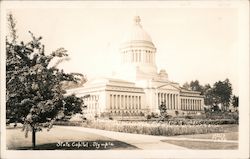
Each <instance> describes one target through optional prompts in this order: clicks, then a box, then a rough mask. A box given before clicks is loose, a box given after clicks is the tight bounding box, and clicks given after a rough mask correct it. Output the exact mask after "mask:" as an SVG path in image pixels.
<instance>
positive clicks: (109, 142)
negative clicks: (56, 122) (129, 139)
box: [6, 127, 137, 150]
mask: <svg viewBox="0 0 250 159" xmlns="http://www.w3.org/2000/svg"><path fill="white" fill-rule="evenodd" d="M6 135H7V138H6V140H7V149H10V150H25V149H32V147H31V146H32V143H31V134H30V133H29V136H28V138H25V136H24V132H22V131H21V128H12V129H7V131H6ZM36 138H37V140H36V143H37V147H36V149H38V150H55V149H57V150H129V149H137V147H135V146H133V145H129V144H127V143H124V142H121V141H117V140H113V139H110V138H107V137H104V136H100V135H96V134H91V133H87V132H80V131H72V130H68V129H63V128H59V127H54V128H52V129H51V130H50V131H46V130H43V131H42V132H38V133H37V135H36Z"/></svg>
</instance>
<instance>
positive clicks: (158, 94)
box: [157, 93, 161, 106]
mask: <svg viewBox="0 0 250 159" xmlns="http://www.w3.org/2000/svg"><path fill="white" fill-rule="evenodd" d="M157 97H158V105H157V106H159V105H160V104H161V101H160V93H157Z"/></svg>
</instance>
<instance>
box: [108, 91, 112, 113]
mask: <svg viewBox="0 0 250 159" xmlns="http://www.w3.org/2000/svg"><path fill="white" fill-rule="evenodd" d="M109 103H110V109H112V94H110V95H109Z"/></svg>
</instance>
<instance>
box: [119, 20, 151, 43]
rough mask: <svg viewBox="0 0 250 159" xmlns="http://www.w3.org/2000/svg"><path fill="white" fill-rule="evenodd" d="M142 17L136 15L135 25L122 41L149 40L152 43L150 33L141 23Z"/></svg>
mask: <svg viewBox="0 0 250 159" xmlns="http://www.w3.org/2000/svg"><path fill="white" fill-rule="evenodd" d="M140 22H141V19H140V17H139V16H135V17H134V25H133V26H132V27H131V29H130V30H129V32H127V34H125V36H124V38H123V40H122V42H123V43H126V42H128V43H130V42H132V41H147V42H151V43H152V39H151V37H150V36H149V34H148V33H147V32H146V31H145V30H144V29H143V27H142V25H141V24H140Z"/></svg>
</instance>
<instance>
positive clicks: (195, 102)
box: [181, 98, 202, 110]
mask: <svg viewBox="0 0 250 159" xmlns="http://www.w3.org/2000/svg"><path fill="white" fill-rule="evenodd" d="M181 109H182V110H202V100H201V99H189V98H182V99H181Z"/></svg>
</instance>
